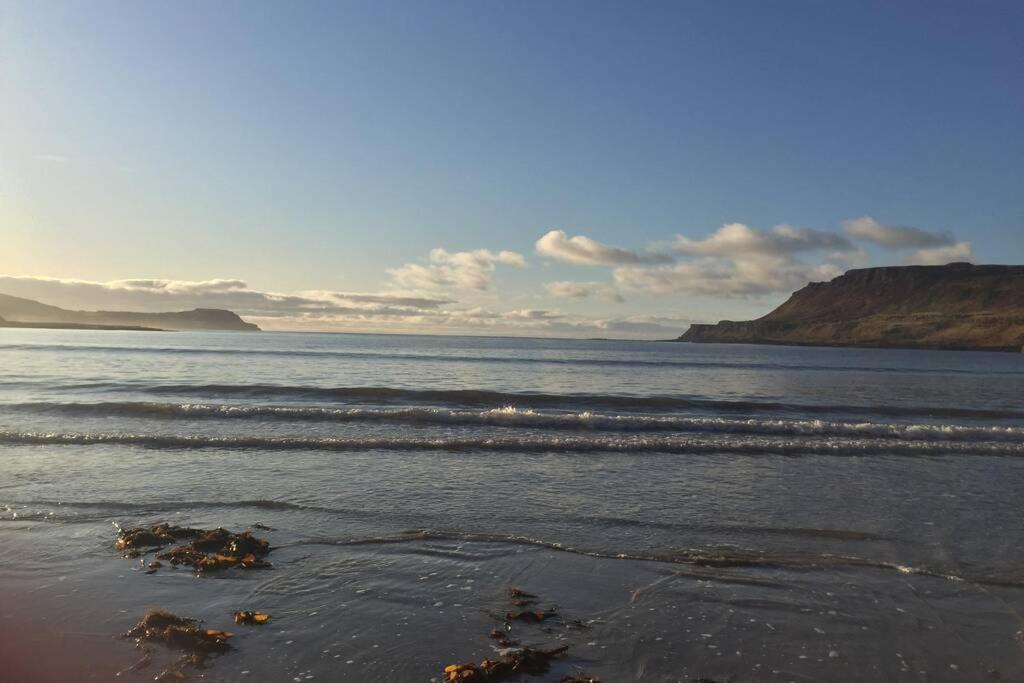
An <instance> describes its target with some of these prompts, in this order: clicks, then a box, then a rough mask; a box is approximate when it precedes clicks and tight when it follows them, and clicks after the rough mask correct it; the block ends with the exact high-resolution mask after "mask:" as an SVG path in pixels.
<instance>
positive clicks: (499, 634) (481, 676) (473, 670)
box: [442, 588, 600, 683]
mask: <svg viewBox="0 0 1024 683" xmlns="http://www.w3.org/2000/svg"><path fill="white" fill-rule="evenodd" d="M507 595H508V602H509V603H510V604H512V605H513V606H516V607H521V606H524V605H528V604H533V603H535V602H537V601H538V598H537V596H536V595H534V594H532V593H527V592H526V591H524V590H521V589H519V588H509V589H508V593H507ZM556 617H559V614H558V612H557V611H556V610H555V609H554V608H551V609H546V610H545V609H534V610H523V611H507V612H505V613H504V615H501V616H499V615H495V618H497V619H503V620H504V621H503V626H504V629H500V628H492V629H491V630H490V631H489V632H488V633H487V635H488V637H489V638H491V639H492V640H494V641H496V644H497V645H498V646H500V647H501V648H502V649H500V650H498V656H497V658H494V659H492V658H487V659H484V660H482V661H481V662H480V663H479V664H476V663H473V662H466V663H462V664H450V665H448V666H447V667H445V669H444V672H443V676H442V680H443V681H448V682H449V683H455V682H456V681H464V682H465V683H479V682H482V681H504V680H509V679H512V678H517V677H519V676H521V675H530V676H540V675H543V674H545V673H547V672H548V671H549V670H550V669H551V660H553V659H555V658H556V657H560V656H562V655H564V654H565V653H566V652H568V651H569V646H568V645H562V646H559V647H555V648H549V649H545V648H541V647H528V646H521V645H520V644H519V642H518V641H516V640H512V639H511V638H510V633H511V631H512V629H513V622H525V623H530V624H540V623H541V622H544V621H546V620H548V619H554V618H556ZM577 624H578V625H579V626H581V627H582V626H583V625H582V623H581V622H579V621H572V622H564V623H563V625H564V626H566V627H572V626H574V625H577ZM539 629H540V630H541V631H544V632H546V633H551V629H549V628H547V627H544V626H540V627H539ZM562 681H564V683H600V681H599V680H598V679H597V678H593V677H588V676H587V675H585V674H584V675H582V676H577V677H573V676H566V677H565V678H563V679H562Z"/></svg>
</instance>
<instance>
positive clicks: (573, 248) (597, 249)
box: [536, 230, 672, 266]
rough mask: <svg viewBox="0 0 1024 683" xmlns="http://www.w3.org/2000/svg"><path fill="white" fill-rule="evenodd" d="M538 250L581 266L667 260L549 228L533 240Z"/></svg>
mask: <svg viewBox="0 0 1024 683" xmlns="http://www.w3.org/2000/svg"><path fill="white" fill-rule="evenodd" d="M536 248H537V252H538V253H539V254H541V255H542V256H547V257H548V258H552V259H554V260H556V261H562V262H564V263H573V264H576V265H581V266H622V265H636V264H641V263H667V262H669V261H671V260H672V258H671V257H670V256H667V255H665V254H657V253H651V254H641V253H638V252H635V251H630V250H628V249H622V248H621V247H613V246H609V245H607V244H601V243H600V242H598V241H596V240H592V239H590V238H589V237H587V236H585V235H576V236H575V237H569V236H568V235H567V234H566V233H565V231H564V230H551V231H549V232H548V233H547V234H545V235H544V236H543V237H541V238H540V239H539V240H537V243H536Z"/></svg>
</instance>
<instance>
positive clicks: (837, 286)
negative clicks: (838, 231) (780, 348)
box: [679, 263, 1024, 351]
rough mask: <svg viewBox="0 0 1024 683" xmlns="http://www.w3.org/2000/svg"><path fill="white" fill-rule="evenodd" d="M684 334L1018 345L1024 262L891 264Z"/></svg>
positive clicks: (722, 338) (1023, 328)
mask: <svg viewBox="0 0 1024 683" xmlns="http://www.w3.org/2000/svg"><path fill="white" fill-rule="evenodd" d="M679 340H680V341H689V342H719V343H746V344H795V345H814V346H874V347H893V348H931V349H969V350H991V351H1008V350H1013V351H1020V350H1021V348H1022V346H1024V266H975V265H971V264H969V263H950V264H948V265H945V266H894V267H887V268H862V269H858V270H851V271H848V272H847V273H846V274H844V275H841V276H839V277H837V278H835V279H834V280H832V281H830V282H812V283H811V284H809V285H807V286H806V287H804V288H803V289H801V290H799V291H797V292H794V293H793V295H792V296H790V297H789V299H788V300H787V301H786V302H785V303H784V304H782V305H781V306H779V307H778V308H776V309H775V310H774V311H772V312H771V313H769V314H768V315H766V316H764V317H762V318H758V319H757V320H750V321H745V322H734V321H729V320H723V321H722V322H720V323H718V324H717V325H692V326H691V327H690V329H689V330H687V332H686V333H685V334H683V335H682V336H681V337H680V338H679Z"/></svg>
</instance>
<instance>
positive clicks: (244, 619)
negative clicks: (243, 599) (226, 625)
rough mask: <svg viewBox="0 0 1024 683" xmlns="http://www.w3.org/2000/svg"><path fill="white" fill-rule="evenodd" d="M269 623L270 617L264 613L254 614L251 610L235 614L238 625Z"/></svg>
mask: <svg viewBox="0 0 1024 683" xmlns="http://www.w3.org/2000/svg"><path fill="white" fill-rule="evenodd" d="M268 621H270V615H269V614H264V613H263V612H253V611H251V610H246V611H243V612H235V623H236V624H265V623H267V622H268Z"/></svg>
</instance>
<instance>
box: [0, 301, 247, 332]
mask: <svg viewBox="0 0 1024 683" xmlns="http://www.w3.org/2000/svg"><path fill="white" fill-rule="evenodd" d="M0 321H2V322H0V327H35V328H40V327H42V328H59V329H92V330H102V329H120V330H149V331H152V330H234V331H240V332H258V331H259V329H260V328H259V327H258V326H256V325H254V324H253V323H247V322H245V321H244V320H242V319H241V318H240V317H238V315H237V314H235V313H233V312H231V311H228V310H225V309H221V308H196V309H193V310H191V311H170V312H166V313H136V312H133V311H70V310H67V309H64V308H59V307H57V306H50V305H48V304H44V303H40V302H38V301H34V300H32V299H23V298H21V297H17V296H9V295H7V294H0Z"/></svg>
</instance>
